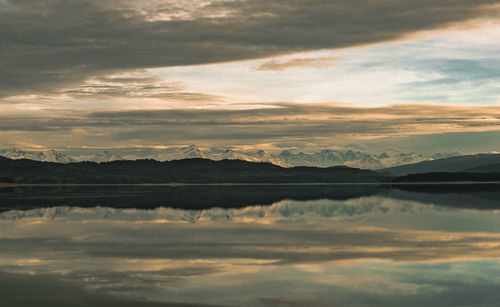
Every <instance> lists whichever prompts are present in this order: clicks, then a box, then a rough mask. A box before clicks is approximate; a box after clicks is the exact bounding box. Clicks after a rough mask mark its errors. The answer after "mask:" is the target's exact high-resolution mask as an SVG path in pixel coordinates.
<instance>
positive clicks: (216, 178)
mask: <svg viewBox="0 0 500 307" xmlns="http://www.w3.org/2000/svg"><path fill="white" fill-rule="evenodd" d="M0 177H5V178H12V179H14V181H15V182H16V183H335V182H380V181H384V180H387V178H388V177H387V176H385V175H382V174H379V173H377V172H374V171H370V170H361V169H357V168H350V167H346V166H335V167H328V168H317V167H292V168H283V167H280V166H277V165H274V164H271V163H267V162H259V163H255V162H246V161H241V160H222V161H213V160H208V159H199V158H195V159H183V160H174V161H168V162H159V161H156V160H135V161H113V162H102V163H96V162H78V163H55V162H40V161H33V160H28V159H17V160H13V159H8V158H4V157H1V158H0Z"/></svg>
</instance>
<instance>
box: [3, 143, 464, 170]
mask: <svg viewBox="0 0 500 307" xmlns="http://www.w3.org/2000/svg"><path fill="white" fill-rule="evenodd" d="M457 155H459V153H457V152H452V153H434V154H420V153H414V152H409V153H403V152H382V153H378V154H375V153H368V152H363V151H355V150H333V149H325V150H321V151H318V152H313V153H305V152H301V151H299V152H297V151H291V150H283V151H281V152H266V151H264V150H254V151H245V150H235V149H231V148H211V149H200V148H199V147H197V146H195V145H190V146H185V147H169V148H164V149H135V148H132V149H113V150H104V151H95V150H94V151H92V150H90V151H76V150H73V151H71V150H66V151H56V150H47V151H26V150H21V149H16V148H14V149H3V150H2V149H0V156H4V157H7V158H10V159H23V158H24V159H30V160H35V161H46V162H59V163H71V162H82V161H91V162H110V161H117V160H136V159H154V160H157V161H172V160H180V159H189V158H204V159H210V160H215V161H220V160H242V161H247V162H269V163H272V164H275V165H279V166H282V167H294V166H314V167H330V166H338V165H344V166H349V167H354V168H362V169H372V170H380V169H384V168H387V167H392V166H399V165H403V164H408V163H414V162H420V161H424V160H435V159H440V158H446V157H452V156H457Z"/></svg>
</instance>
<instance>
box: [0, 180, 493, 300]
mask: <svg viewBox="0 0 500 307" xmlns="http://www.w3.org/2000/svg"><path fill="white" fill-rule="evenodd" d="M499 209H500V188H498V187H496V186H474V185H471V186H413V187H411V186H407V187H400V188H385V187H377V186H324V187H311V186H309V187H308V186H296V187H272V186H268V187H264V186H256V187H45V188H34V187H31V188H28V187H27V188H16V189H9V190H1V191H0V306H23V304H24V305H25V306H87V305H88V306H113V305H117V306H207V305H215V306H219V305H224V306H498V304H499V303H498V302H499V301H500V211H499Z"/></svg>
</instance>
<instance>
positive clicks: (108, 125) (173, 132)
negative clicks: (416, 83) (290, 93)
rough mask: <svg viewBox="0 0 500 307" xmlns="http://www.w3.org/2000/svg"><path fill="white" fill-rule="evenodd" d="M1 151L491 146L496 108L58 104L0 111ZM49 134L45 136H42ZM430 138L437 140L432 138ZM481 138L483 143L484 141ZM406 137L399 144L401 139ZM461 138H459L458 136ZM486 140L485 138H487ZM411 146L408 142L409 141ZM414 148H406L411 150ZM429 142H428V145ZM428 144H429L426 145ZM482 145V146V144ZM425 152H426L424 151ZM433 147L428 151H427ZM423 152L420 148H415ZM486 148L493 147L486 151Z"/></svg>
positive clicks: (498, 120)
mask: <svg viewBox="0 0 500 307" xmlns="http://www.w3.org/2000/svg"><path fill="white" fill-rule="evenodd" d="M0 131H2V144H0V145H1V146H3V147H5V146H10V144H16V142H19V141H22V142H24V143H30V144H38V145H43V146H44V147H48V148H61V147H66V146H70V147H78V146H81V145H82V144H83V145H86V146H90V147H93V146H95V147H102V146H104V145H106V146H107V147H108V148H110V147H115V146H116V147H120V146H125V145H127V146H135V145H144V146H151V145H179V144H181V145H182V144H198V145H199V146H205V147H213V146H228V145H233V146H237V145H246V146H258V145H259V144H268V145H269V144H271V145H274V146H276V147H283V144H286V146H285V147H295V148H299V149H303V150H307V149H312V150H316V149H318V148H325V147H326V148H327V147H331V146H338V145H342V144H352V143H353V142H354V143H356V144H365V145H367V146H368V148H370V149H371V150H383V148H380V147H381V146H384V147H396V148H398V147H399V145H401V146H403V145H404V146H410V147H411V146H415V144H417V143H415V142H412V141H411V140H410V139H408V138H409V137H413V138H415V137H419V138H420V140H419V142H418V143H419V144H424V143H425V142H424V139H427V140H433V139H434V140H437V139H439V138H437V136H440V138H441V139H446V134H447V133H448V134H451V133H468V134H470V138H476V139H477V140H480V139H481V140H483V139H484V141H485V142H486V143H485V144H487V145H488V146H490V147H491V146H493V147H495V144H496V143H495V142H494V139H495V138H496V137H497V135H498V133H499V131H500V111H499V110H498V108H497V107H495V106H482V107H469V106H463V107H461V106H439V105H393V106H386V107H371V108H367V107H352V106H349V105H346V104H295V103H275V104H267V105H264V106H261V107H259V108H256V109H243V110H241V109H223V108H222V107H219V108H215V109H200V108H191V109H157V108H156V109H146V110H134V109H128V110H122V108H121V107H120V108H107V109H105V110H102V109H100V108H99V107H80V108H77V107H75V108H73V109H72V108H68V107H65V106H61V107H57V108H56V107H51V108H47V109H46V110H44V109H42V110H36V112H32V111H25V110H22V111H19V112H5V113H2V114H0ZM49 135H50V136H49ZM434 136H436V137H434ZM483 137H484V138H483ZM405 138H406V139H405ZM470 138H469V137H468V138H467V140H468V141H464V142H460V138H453V142H452V143H453V144H451V143H450V142H447V141H446V142H442V141H441V142H435V143H434V145H435V149H434V150H440V149H439V148H438V147H439V145H447V146H452V145H453V146H454V147H453V148H451V149H450V148H449V149H447V150H458V149H460V150H462V151H465V152H466V151H468V150H472V149H474V151H477V150H480V149H479V148H478V147H477V142H471V141H470ZM462 139H464V140H466V139H465V138H462ZM488 140H489V141H488ZM414 141H415V140H414ZM412 143H413V145H412ZM427 143H429V142H427ZM431 143H432V142H431ZM483 145H484V144H482V146H483ZM424 147H425V148H424ZM431 147H432V146H431ZM428 148H429V144H426V145H425V146H423V147H422V148H421V150H426V149H428ZM489 150H498V148H496V149H495V148H490V149H488V151H489Z"/></svg>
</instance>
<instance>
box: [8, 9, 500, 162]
mask: <svg viewBox="0 0 500 307" xmlns="http://www.w3.org/2000/svg"><path fill="white" fill-rule="evenodd" d="M499 17H500V1H495V0H476V1H470V0H432V1H431V0H420V1H414V0H356V1H354V0H334V1H332V0H302V1H295V0H281V1H269V0H221V1H219V0H213V1H211V0H190V1H179V0H151V1H137V0H134V1H133V0H42V1H40V0H0V148H10V147H17V148H22V149H31V150H33V149H34V150H45V149H58V150H64V149H70V148H72V149H75V148H76V149H78V148H105V149H113V148H134V147H135V148H161V147H164V146H184V145H189V144H196V145H198V146H200V147H202V148H203V147H204V148H210V147H221V146H226V147H234V148H244V149H265V150H268V151H274V150H275V151H278V150H284V149H292V150H297V151H298V150H300V151H306V152H312V151H316V150H320V149H326V148H331V149H347V148H356V149H361V150H364V151H371V152H382V151H386V150H388V149H391V150H398V151H415V152H443V151H450V152H451V151H453V152H463V153H477V152H496V151H500V144H499V145H497V143H498V142H496V140H498V138H499V137H500V126H499V124H500V108H499V105H500V94H499V93H500V43H499V42H500V18H499Z"/></svg>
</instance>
